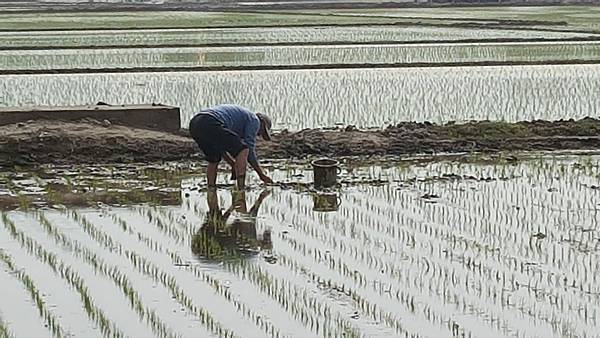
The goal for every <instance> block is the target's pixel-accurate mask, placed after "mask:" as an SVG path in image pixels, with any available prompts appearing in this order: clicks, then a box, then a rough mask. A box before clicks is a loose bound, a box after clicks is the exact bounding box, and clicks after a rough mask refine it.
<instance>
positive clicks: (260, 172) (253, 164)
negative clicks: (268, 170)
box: [250, 161, 273, 183]
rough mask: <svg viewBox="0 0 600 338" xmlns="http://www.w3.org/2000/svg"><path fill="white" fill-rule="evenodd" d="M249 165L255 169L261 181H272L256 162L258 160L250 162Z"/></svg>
mask: <svg viewBox="0 0 600 338" xmlns="http://www.w3.org/2000/svg"><path fill="white" fill-rule="evenodd" d="M250 166H251V167H252V169H254V171H256V173H257V174H258V177H260V179H261V180H262V181H263V182H265V183H273V180H272V179H271V178H270V177H269V176H267V175H266V174H265V172H264V171H263V170H262V168H261V167H260V164H258V161H256V162H252V163H250Z"/></svg>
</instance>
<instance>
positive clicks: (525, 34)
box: [0, 26, 600, 50]
mask: <svg viewBox="0 0 600 338" xmlns="http://www.w3.org/2000/svg"><path fill="white" fill-rule="evenodd" d="M589 36H591V34H585V33H563V32H542V31H525V30H518V29H514V30H501V29H473V28H439V27H422V26H402V27H395V26H358V27H332V26H329V27H268V28H266V27H264V28H220V29H206V28H204V29H185V28H181V29H179V28H178V29H151V30H143V29H139V30H127V31H122V30H86V31H68V30H65V31H51V32H36V33H32V32H0V50H3V49H44V48H49V49H56V48H57V47H65V48H75V47H76V48H93V47H106V46H111V47H113V48H118V47H123V48H131V47H132V46H137V47H145V46H148V47H157V46H178V47H184V46H201V45H214V44H220V45H239V44H265V45H267V44H277V43H297V44H314V43H319V44H329V43H346V44H352V43H366V42H375V43H377V42H381V43H383V42H412V41H431V42H434V41H457V42H458V41H461V40H474V39H476V40H486V39H487V40H496V39H555V40H556V39H573V38H586V37H589ZM598 38H600V35H598Z"/></svg>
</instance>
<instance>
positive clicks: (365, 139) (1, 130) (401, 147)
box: [0, 118, 600, 167]
mask: <svg viewBox="0 0 600 338" xmlns="http://www.w3.org/2000/svg"><path fill="white" fill-rule="evenodd" d="M257 147H258V153H259V157H260V158H262V159H281V158H298V157H304V156H311V155H312V156H334V157H335V156H379V155H407V154H433V153H461V152H496V151H522V150H565V149H574V150H575V149H600V120H598V119H594V118H585V119H582V120H578V121H575V120H567V121H562V120H561V121H532V122H527V121H525V122H517V123H504V122H489V121H481V122H470V123H465V124H452V123H449V124H446V125H437V124H433V123H429V122H424V123H417V122H403V123H399V124H397V125H394V126H388V127H387V128H385V129H377V130H359V129H357V128H355V127H353V126H348V127H346V128H339V129H306V130H302V131H298V132H287V131H283V132H280V133H275V134H274V135H273V141H271V142H261V141H259V143H258V146H257ZM192 158H196V159H200V158H201V157H200V155H199V154H198V149H197V146H196V144H195V143H194V141H193V140H192V139H190V138H189V137H188V136H187V135H186V132H185V131H182V132H180V133H178V134H172V133H166V132H159V131H151V130H145V129H136V128H130V127H124V126H117V125H112V124H110V123H107V121H105V122H104V123H102V122H98V121H94V120H83V121H77V122H62V121H29V122H26V123H18V124H12V125H6V126H1V127H0V166H4V167H12V166H15V165H18V166H35V165H38V164H46V163H52V164H83V163H133V162H161V161H173V160H185V159H192Z"/></svg>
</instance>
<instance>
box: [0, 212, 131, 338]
mask: <svg viewBox="0 0 600 338" xmlns="http://www.w3.org/2000/svg"><path fill="white" fill-rule="evenodd" d="M2 222H3V223H4V226H5V227H6V229H7V230H8V231H9V233H10V234H11V236H12V237H13V239H15V240H17V241H19V243H20V244H21V245H22V246H23V247H24V248H25V249H26V250H27V251H28V252H29V253H30V254H32V255H34V256H36V257H37V258H38V259H39V260H40V261H42V262H43V263H45V264H47V265H48V266H49V267H50V268H51V269H52V270H53V271H54V272H55V273H56V274H57V275H58V276H60V277H61V278H63V279H64V280H65V281H66V282H67V283H69V284H70V285H71V286H72V287H73V288H74V289H75V290H76V291H77V293H79V295H80V297H81V303H82V305H83V308H84V309H85V311H86V313H87V315H88V316H89V318H90V319H91V320H93V321H94V322H95V323H96V324H97V325H98V326H99V327H100V331H101V332H102V333H103V334H104V335H105V336H107V337H116V338H119V337H124V334H123V333H122V332H121V330H120V329H119V328H118V327H116V325H115V324H114V323H113V322H112V321H111V320H110V319H108V317H107V316H106V315H105V313H104V312H103V311H102V310H101V309H100V308H98V307H97V306H96V305H95V304H94V301H93V300H92V297H91V296H90V295H89V290H88V288H87V286H86V285H85V283H84V281H83V280H82V278H81V277H80V276H79V275H78V274H77V273H76V272H75V271H74V270H73V268H72V267H70V266H67V265H65V264H64V263H62V262H61V261H60V260H59V259H58V258H57V257H56V255H55V254H53V253H52V252H50V251H48V250H46V249H45V248H44V247H43V246H42V245H40V244H39V243H38V242H36V241H35V240H33V239H31V238H30V237H28V236H26V235H25V234H24V233H23V232H22V231H20V230H18V229H17V227H16V225H15V224H14V223H13V222H12V221H11V220H10V219H9V218H8V216H7V215H6V213H2ZM38 307H40V305H39V304H38Z"/></svg>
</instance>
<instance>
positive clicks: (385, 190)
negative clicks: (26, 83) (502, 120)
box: [0, 153, 600, 337]
mask: <svg viewBox="0 0 600 338" xmlns="http://www.w3.org/2000/svg"><path fill="white" fill-rule="evenodd" d="M513 156H515V157H516V159H515V158H513V157H508V156H505V155H502V156H500V157H495V158H483V157H479V158H476V157H468V158H463V157H447V158H442V159H438V160H436V161H430V160H428V159H423V158H421V159H417V158H415V159H405V160H403V161H383V162H380V163H360V162H359V161H358V160H357V159H346V160H344V161H343V167H344V170H343V172H342V177H340V181H341V185H340V186H339V187H337V188H335V189H332V190H330V191H327V192H323V191H320V192H318V191H315V190H314V189H313V188H312V187H311V185H310V184H308V183H309V182H311V181H312V177H311V171H310V170H309V168H308V166H307V165H306V164H304V163H284V162H274V163H271V164H269V166H268V168H269V171H270V172H271V173H272V174H273V176H274V178H275V179H276V180H277V181H279V182H284V183H283V184H281V185H279V186H275V187H270V188H268V189H264V188H262V187H260V186H259V185H258V182H257V181H255V180H254V181H253V183H252V184H251V186H252V187H251V189H250V190H249V191H247V192H246V193H245V194H239V193H234V192H232V190H231V189H229V188H228V187H227V185H225V182H226V176H221V177H220V179H219V182H220V183H221V186H220V187H219V189H217V190H216V191H214V192H209V191H207V190H206V189H205V187H204V185H205V182H204V178H203V176H202V175H200V174H199V172H200V169H201V168H198V167H190V166H189V165H187V164H172V165H170V166H163V167H141V166H138V167H135V166H117V167H102V168H100V167H96V168H94V167H92V168H80V169H77V170H74V169H73V168H45V169H41V170H39V171H37V172H36V173H22V174H20V175H15V174H13V173H5V174H3V175H2V179H1V182H2V183H1V185H2V194H3V195H9V194H16V195H21V196H23V195H27V196H30V197H31V196H34V197H36V198H34V200H35V202H31V203H25V202H22V205H21V207H20V208H19V209H13V210H12V211H8V210H6V211H4V212H3V214H2V218H1V221H0V225H1V226H0V238H1V240H0V258H1V259H2V263H1V266H2V269H0V280H1V281H2V285H3V288H2V290H1V291H0V292H2V296H3V297H2V299H3V300H8V301H3V302H0V318H1V319H2V320H1V321H0V325H2V328H3V329H5V330H7V331H8V332H11V333H12V334H13V335H15V336H43V335H50V332H51V330H55V332H60V333H61V334H64V335H67V334H74V335H75V336H79V335H85V336H86V337H94V336H102V335H105V334H106V335H114V336H118V335H121V334H122V335H126V336H151V335H155V336H184V337H187V336H198V335H199V334H200V335H201V336H208V335H213V336H240V337H263V336H296V337H310V336H341V335H342V334H343V333H345V334H346V335H347V336H375V337H396V336H398V337H399V336H405V335H411V336H418V337H446V336H456V335H460V336H462V335H464V336H472V337H492V336H519V337H534V336H540V335H544V336H547V337H564V336H573V337H575V336H577V337H593V336H594V335H595V334H597V332H599V330H600V327H599V326H600V325H599V324H600V311H598V308H597V306H596V304H597V303H598V301H599V300H600V299H599V298H600V288H599V287H598V282H599V280H598V278H599V277H598V276H599V272H600V265H599V263H598V261H599V260H598V258H600V257H599V256H600V228H599V221H600V217H599V216H598V211H599V210H600V204H599V203H600V202H599V201H600V179H599V177H600V176H599V174H600V167H599V164H600V155H598V154H591V153H587V154H573V153H563V154H555V155H550V154H546V155H543V154H529V155H524V154H516V155H513ZM67 190H68V191H71V192H74V193H75V194H86V193H87V194H89V195H90V196H91V195H93V193H95V192H100V191H104V192H106V191H109V192H111V193H113V194H116V195H119V196H121V197H122V198H121V199H120V200H118V201H116V202H114V201H113V202H110V203H108V204H107V202H106V200H104V202H101V201H95V200H94V199H93V197H90V198H89V200H87V206H85V207H75V206H73V205H72V204H69V200H61V199H60V194H58V193H57V192H62V194H65V193H66V191H67ZM132 192H133V193H132ZM158 192H163V193H173V194H175V195H176V197H175V198H169V199H163V198H162V197H161V196H163V195H161V194H159V193H158ZM44 195H45V196H44ZM140 195H148V196H149V195H153V196H154V197H155V198H149V197H148V196H146V199H145V200H152V201H153V202H152V203H139V201H140V200H144V199H143V198H142V197H140ZM35 203H37V206H36V204H35ZM80 205H81V203H80ZM26 313H28V314H29V315H30V316H28V317H25V316H24V315H23V314H26ZM39 313H42V315H38V314H39ZM24 318H32V319H34V320H32V319H27V320H25V319H24Z"/></svg>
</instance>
